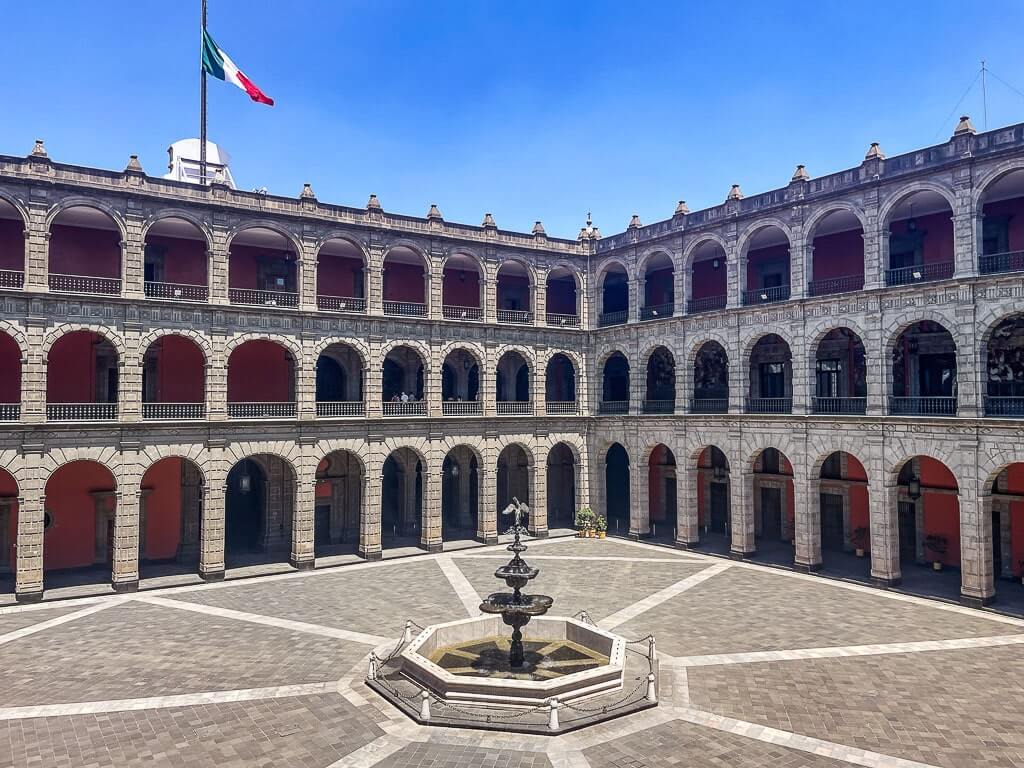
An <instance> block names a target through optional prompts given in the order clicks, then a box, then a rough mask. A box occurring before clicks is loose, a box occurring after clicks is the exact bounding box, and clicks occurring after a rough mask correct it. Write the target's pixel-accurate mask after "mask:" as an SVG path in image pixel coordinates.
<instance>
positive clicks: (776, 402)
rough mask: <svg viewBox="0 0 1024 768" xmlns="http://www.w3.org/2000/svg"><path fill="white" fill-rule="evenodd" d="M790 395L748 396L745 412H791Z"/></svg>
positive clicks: (791, 401)
mask: <svg viewBox="0 0 1024 768" xmlns="http://www.w3.org/2000/svg"><path fill="white" fill-rule="evenodd" d="M792 412H793V398H791V397H748V398H747V413H792Z"/></svg>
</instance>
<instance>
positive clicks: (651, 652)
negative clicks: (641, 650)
mask: <svg viewBox="0 0 1024 768" xmlns="http://www.w3.org/2000/svg"><path fill="white" fill-rule="evenodd" d="M650 645H651V649H650V656H651V664H653V663H654V659H655V654H656V653H657V650H656V649H655V647H654V635H651V640H650Z"/></svg>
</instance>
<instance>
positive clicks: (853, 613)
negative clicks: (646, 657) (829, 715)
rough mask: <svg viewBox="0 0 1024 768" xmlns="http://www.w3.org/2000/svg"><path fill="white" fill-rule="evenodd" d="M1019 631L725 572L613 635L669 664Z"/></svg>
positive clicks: (838, 590) (802, 583)
mask: <svg viewBox="0 0 1024 768" xmlns="http://www.w3.org/2000/svg"><path fill="white" fill-rule="evenodd" d="M1022 630H1024V628H1022V627H1019V626H1015V625H1013V624H1005V623H1002V622H998V621H990V620H988V619H984V618H980V617H978V616H976V615H969V614H962V613H957V612H954V611H946V610H942V609H941V608H938V607H935V608H933V607H930V606H924V605H915V604H914V603H910V602H906V601H898V600H894V599H892V598H890V597H887V596H886V595H884V594H872V593H868V592H856V591H853V590H850V589H845V588H843V587H838V586H835V585H832V584H829V582H828V581H825V580H821V581H818V580H813V581H811V580H806V579H798V578H793V577H790V576H781V575H778V574H773V573H771V572H769V571H761V570H755V569H750V568H729V569H728V570H726V571H724V572H723V573H720V574H718V575H717V576H714V577H713V578H711V579H708V580H707V581H705V582H704V583H702V584H700V585H698V586H696V587H694V588H693V589H691V590H689V591H688V592H685V593H683V594H681V595H679V596H677V597H673V598H671V599H670V600H668V601H666V602H665V603H663V604H661V605H660V606H657V607H655V608H653V609H651V610H650V611H647V612H646V613H644V614H642V615H640V616H638V617H637V618H636V619H634V620H632V621H630V622H627V623H626V624H624V625H623V626H621V627H619V628H618V631H619V632H621V633H623V634H625V635H627V636H629V637H633V636H636V635H637V634H646V633H647V632H652V633H654V635H655V636H656V637H657V638H658V647H659V648H660V649H661V650H663V651H665V652H667V653H670V654H672V655H673V656H694V655H700V654H713V653H741V652H746V651H765V650H780V649H794V648H818V647H823V646H836V645H865V644H872V643H899V642H910V641H915V640H935V639H952V638H960V637H986V636H992V635H1008V634H1015V633H1019V632H1021V631H1022Z"/></svg>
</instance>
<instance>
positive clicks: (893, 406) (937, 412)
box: [889, 397, 956, 416]
mask: <svg viewBox="0 0 1024 768" xmlns="http://www.w3.org/2000/svg"><path fill="white" fill-rule="evenodd" d="M889 413H890V414H891V415H893V416H956V398H955V397H890V398H889Z"/></svg>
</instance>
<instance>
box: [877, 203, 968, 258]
mask: <svg viewBox="0 0 1024 768" xmlns="http://www.w3.org/2000/svg"><path fill="white" fill-rule="evenodd" d="M951 216H952V213H950V212H945V213H933V214H930V215H928V216H918V217H915V218H917V230H918V232H924V233H925V238H924V250H923V254H922V262H923V263H924V264H942V263H947V262H951V261H953V260H954V259H953V220H952V219H951V218H950V217H951ZM889 231H890V232H891V233H892V234H894V235H904V234H906V232H907V222H906V220H903V221H894V222H892V223H891V224H890V225H889Z"/></svg>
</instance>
